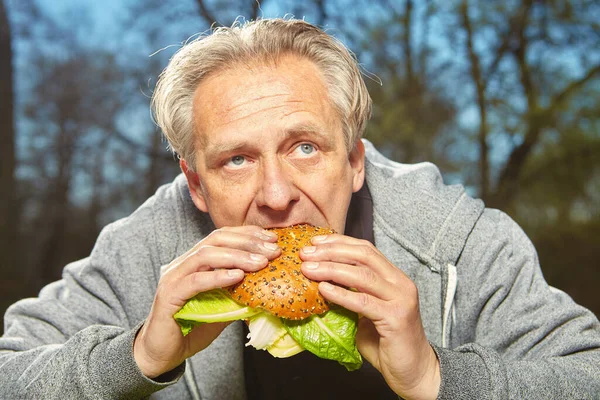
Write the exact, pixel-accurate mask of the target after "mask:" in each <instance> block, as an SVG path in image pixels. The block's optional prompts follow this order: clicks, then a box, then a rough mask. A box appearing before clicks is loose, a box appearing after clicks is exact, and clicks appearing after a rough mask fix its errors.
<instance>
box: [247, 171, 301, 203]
mask: <svg viewBox="0 0 600 400" xmlns="http://www.w3.org/2000/svg"><path fill="white" fill-rule="evenodd" d="M261 172H262V174H261V182H260V189H259V192H258V193H257V196H256V203H257V205H258V206H260V207H268V208H270V209H272V210H276V211H284V210H286V209H287V208H288V207H289V206H290V204H291V203H293V202H294V201H296V200H298V189H297V188H296V187H295V185H294V183H293V180H292V176H291V174H290V173H289V172H288V171H286V170H285V167H284V166H283V165H282V164H281V163H280V162H269V163H264V164H263V166H262V171H261Z"/></svg>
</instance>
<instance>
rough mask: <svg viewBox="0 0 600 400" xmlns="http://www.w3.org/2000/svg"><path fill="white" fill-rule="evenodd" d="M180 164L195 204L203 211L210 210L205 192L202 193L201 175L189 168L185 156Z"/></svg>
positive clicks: (180, 160)
mask: <svg viewBox="0 0 600 400" xmlns="http://www.w3.org/2000/svg"><path fill="white" fill-rule="evenodd" d="M179 166H180V167H181V170H182V171H183V173H184V175H185V177H186V179H187V183H188V188H189V189H190V195H191V196H192V201H193V202H194V205H195V206H196V208H197V209H198V210H200V211H202V212H208V207H207V205H206V199H205V197H204V193H202V184H201V183H200V177H199V176H198V174H197V173H196V172H194V171H192V170H190V169H189V167H188V165H187V162H186V161H185V160H184V159H183V158H181V159H179Z"/></svg>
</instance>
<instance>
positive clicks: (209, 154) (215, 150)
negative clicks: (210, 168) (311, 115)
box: [204, 122, 334, 165]
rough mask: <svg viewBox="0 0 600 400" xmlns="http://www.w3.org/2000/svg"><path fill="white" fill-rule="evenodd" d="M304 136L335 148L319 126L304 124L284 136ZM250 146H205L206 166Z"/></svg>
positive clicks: (231, 144) (293, 127)
mask: <svg viewBox="0 0 600 400" xmlns="http://www.w3.org/2000/svg"><path fill="white" fill-rule="evenodd" d="M304 134H310V135H315V136H317V137H319V138H320V139H321V140H322V141H323V142H324V143H325V146H326V147H328V148H329V147H331V146H333V140H334V139H333V137H332V136H331V135H330V134H328V133H325V132H323V129H322V128H321V127H319V126H318V125H317V124H313V123H310V122H302V123H299V124H296V125H292V126H291V127H289V128H287V129H285V131H284V135H285V137H286V138H289V137H293V136H300V135H304ZM249 146H251V144H249V143H248V142H237V143H226V142H225V143H219V142H217V143H214V144H206V145H205V146H204V147H205V150H206V164H207V165H213V164H214V163H215V162H216V159H218V158H220V157H221V155H222V154H235V153H238V152H242V151H243V150H245V149H247V148H248V147H249Z"/></svg>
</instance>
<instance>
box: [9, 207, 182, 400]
mask: <svg viewBox="0 0 600 400" xmlns="http://www.w3.org/2000/svg"><path fill="white" fill-rule="evenodd" d="M141 214H142V215H139V213H138V217H139V218H134V219H132V220H129V221H128V220H124V221H122V222H121V223H117V224H113V225H111V226H109V227H108V228H106V229H105V230H104V231H103V232H102V233H101V235H100V237H99V239H98V241H97V243H96V246H95V248H94V250H93V252H92V254H91V256H90V257H89V258H86V259H84V260H81V261H78V262H75V263H73V264H70V265H69V266H67V267H66V268H65V269H64V271H63V277H62V279H61V280H60V281H57V282H55V283H52V284H50V285H48V286H46V287H45V288H44V289H42V291H41V292H40V294H39V296H38V297H37V298H35V299H26V300H21V301H20V302H18V303H16V304H14V305H13V306H11V307H10V308H9V310H8V311H7V313H6V315H5V320H4V323H5V333H4V335H3V336H2V337H1V338H0V398H2V399H19V398H31V399H33V398H36V399H41V398H44V399H59V398H60V399H62V398H69V399H71V398H72V399H87V398H97V399H125V398H126V399H135V398H142V397H146V396H149V395H150V394H151V393H153V392H156V391H157V390H160V389H162V388H164V387H165V386H168V385H170V384H172V383H174V382H175V381H176V380H177V379H178V378H179V377H180V376H181V374H182V373H183V366H181V367H180V368H178V369H176V370H174V371H172V373H171V374H168V375H165V376H162V377H160V378H161V379H159V380H158V381H154V380H150V379H148V378H146V377H145V376H144V375H143V374H142V373H141V371H140V370H139V369H138V367H137V364H136V362H135V360H134V358H133V340H134V337H135V335H136V333H137V331H138V329H139V327H140V326H141V322H142V320H143V319H144V318H145V317H146V315H147V312H148V311H149V309H150V306H151V303H152V296H153V293H154V288H155V286H156V277H155V276H154V273H155V272H154V270H155V269H156V268H155V267H154V265H157V264H156V263H157V262H158V261H157V259H156V258H155V256H154V250H153V249H152V246H150V245H148V244H147V243H148V242H150V243H151V241H149V240H148V241H147V240H144V239H141V238H140V234H141V233H140V232H144V231H146V232H149V231H151V229H150V226H149V225H150V222H140V221H151V219H152V215H151V211H150V212H147V211H141ZM135 224H139V229H132V225H135ZM145 239H148V238H145ZM158 265H160V264H158Z"/></svg>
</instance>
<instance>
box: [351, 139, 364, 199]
mask: <svg viewBox="0 0 600 400" xmlns="http://www.w3.org/2000/svg"><path fill="white" fill-rule="evenodd" d="M349 161H350V168H352V174H353V180H352V192H354V193H356V192H358V191H359V190H360V188H362V186H363V183H364V182H365V145H364V144H363V142H362V140H360V139H358V140H357V141H356V143H355V144H354V148H353V149H352V151H351V152H350V156H349Z"/></svg>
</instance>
